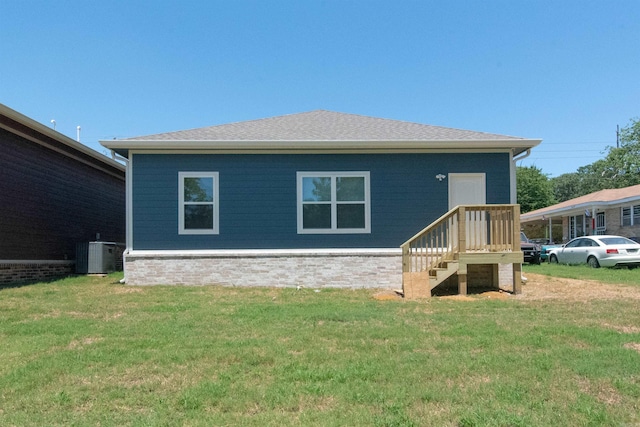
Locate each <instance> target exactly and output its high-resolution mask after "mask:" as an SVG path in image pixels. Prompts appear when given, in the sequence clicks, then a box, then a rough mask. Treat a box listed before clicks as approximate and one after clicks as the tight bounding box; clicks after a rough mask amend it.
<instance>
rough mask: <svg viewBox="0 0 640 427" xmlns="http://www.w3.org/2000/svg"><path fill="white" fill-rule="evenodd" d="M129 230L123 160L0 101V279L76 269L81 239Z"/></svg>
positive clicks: (110, 237) (118, 238)
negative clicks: (117, 159) (126, 222)
mask: <svg viewBox="0 0 640 427" xmlns="http://www.w3.org/2000/svg"><path fill="white" fill-rule="evenodd" d="M124 238H125V168H124V165H122V164H121V163H119V162H117V161H115V160H113V159H111V158H109V157H107V156H104V155H102V154H100V153H98V152H97V151H94V150H92V149H90V148H89V147H86V146H84V145H82V144H81V143H79V142H77V141H74V140H73V139H70V138H68V137H66V136H65V135H63V134H61V133H59V132H56V131H55V130H54V129H51V128H50V127H48V126H44V125H42V124H41V123H38V122H36V121H34V120H32V119H30V118H29V117H26V116H25V115H23V114H20V113H18V112H17V111H15V110H12V109H11V108H9V107H7V106H5V105H2V104H0V284H7V283H13V282H21V281H31V280H40V279H47V278H50V277H54V276H60V275H66V274H70V273H73V272H74V270H75V269H74V263H75V259H76V244H77V243H83V242H90V241H94V240H96V239H98V240H105V241H112V242H124Z"/></svg>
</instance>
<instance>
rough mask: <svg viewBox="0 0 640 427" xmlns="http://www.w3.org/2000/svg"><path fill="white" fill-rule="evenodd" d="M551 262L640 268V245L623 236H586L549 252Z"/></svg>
mask: <svg viewBox="0 0 640 427" xmlns="http://www.w3.org/2000/svg"><path fill="white" fill-rule="evenodd" d="M549 262H555V263H558V262H559V263H562V264H588V265H589V266H591V267H593V268H598V267H600V266H602V267H623V266H626V267H629V268H635V267H638V266H640V244H638V243H636V242H634V241H633V240H630V239H627V238H626V237H621V236H607V235H604V236H585V237H578V238H576V239H573V240H571V241H569V243H567V244H566V245H563V246H562V247H559V248H554V249H552V250H551V251H550V252H549Z"/></svg>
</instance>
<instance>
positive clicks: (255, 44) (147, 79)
mask: <svg viewBox="0 0 640 427" xmlns="http://www.w3.org/2000/svg"><path fill="white" fill-rule="evenodd" d="M0 102H1V103H3V104H5V105H7V106H9V107H11V108H13V109H15V110H17V111H19V112H21V113H23V114H25V115H27V116H29V117H31V118H33V119H34V120H37V121H39V122H41V123H44V124H47V125H50V120H51V119H55V120H56V124H57V130H58V131H60V132H62V133H64V134H65V135H68V136H70V137H72V138H74V139H75V137H76V126H78V125H80V126H81V128H82V131H81V140H82V142H83V143H85V144H86V145H88V146H90V147H92V148H94V149H96V150H98V151H101V152H103V151H105V150H104V148H102V147H101V146H100V145H99V144H98V142H97V141H98V140H103V139H112V138H125V137H132V136H140V135H147V134H153V133H160V132H168V131H174V130H182V129H189V128H195V127H202V126H211V125H215V124H223V123H229V122H236V121H243V120H251V119H257V118H263V117H271V116H277V115H281V114H290V113H297V112H303V111H309V110H315V109H326V110H333V111H340V112H347V113H356V114H363V115H369V116H376V117H384V118H390V119H398V120H406V121H413V122H419V123H426V124H432V125H439V126H447V127H455V128H461V129H470V130H476V131H484V132H491V133H500V134H505V135H515V136H522V137H527V138H541V139H543V143H542V144H541V145H540V146H539V147H538V148H536V149H534V150H533V152H532V154H531V156H530V157H529V158H527V159H525V160H523V161H522V162H521V165H523V166H530V165H535V166H537V167H539V168H541V169H542V171H543V172H544V173H546V174H548V175H550V176H557V175H560V174H562V173H567V172H574V171H576V170H577V168H578V167H579V166H583V165H586V164H589V163H592V162H594V161H595V160H598V159H599V158H601V157H602V153H603V152H604V150H605V148H606V147H607V146H611V145H615V142H616V138H615V136H616V135H615V131H616V125H620V126H621V127H622V126H625V125H627V124H629V121H630V120H631V119H634V118H639V117H640V1H638V0H608V1H604V0H602V1H590V0H581V1H546V0H539V1H527V0H500V1H498V0H484V1H471V0H467V1H456V0H451V1H446V0H442V1H427V0H423V1H400V0H389V1H376V0H368V1H365V0H341V1H339V0H324V1H320V0H296V1H294V0H292V1H278V0H271V1H265V0H262V1H257V0H255V1H243V0H227V1H189V0H183V1H163V0H155V1H136V0H126V1H120V0H110V1H89V0H83V1H74V0H67V1H62V2H61V1H35V0H21V1H15V0H0Z"/></svg>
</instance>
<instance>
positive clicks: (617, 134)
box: [616, 125, 620, 148]
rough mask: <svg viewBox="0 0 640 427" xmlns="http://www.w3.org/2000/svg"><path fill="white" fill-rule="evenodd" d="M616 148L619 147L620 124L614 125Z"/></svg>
mask: <svg viewBox="0 0 640 427" xmlns="http://www.w3.org/2000/svg"><path fill="white" fill-rule="evenodd" d="M616 148H620V125H616Z"/></svg>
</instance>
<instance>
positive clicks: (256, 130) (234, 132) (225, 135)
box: [124, 110, 525, 142]
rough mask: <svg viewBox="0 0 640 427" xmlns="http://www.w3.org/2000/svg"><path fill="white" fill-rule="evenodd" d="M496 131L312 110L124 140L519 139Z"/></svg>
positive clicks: (520, 139)
mask: <svg viewBox="0 0 640 427" xmlns="http://www.w3.org/2000/svg"><path fill="white" fill-rule="evenodd" d="M524 139H525V138H518V137H513V136H505V135H496V134H490V133H484V132H474V131H468V130H461V129H452V128H446V127H440V126H431V125H424V124H419V123H411V122H404V121H399V120H389V119H381V118H376V117H368V116H361V115H357V114H345V113H337V112H333V111H326V110H315V111H310V112H306V113H298V114H290V115H285V116H277V117H271V118H266V119H259V120H250V121H245V122H237V123H230V124H223V125H218V126H210V127H203V128H197V129H190V130H182V131H177V132H168V133H161V134H156V135H147V136H139V137H134V138H127V139H125V140H124V141H265V142H268V141H496V140H498V141H522V140H524Z"/></svg>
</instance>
